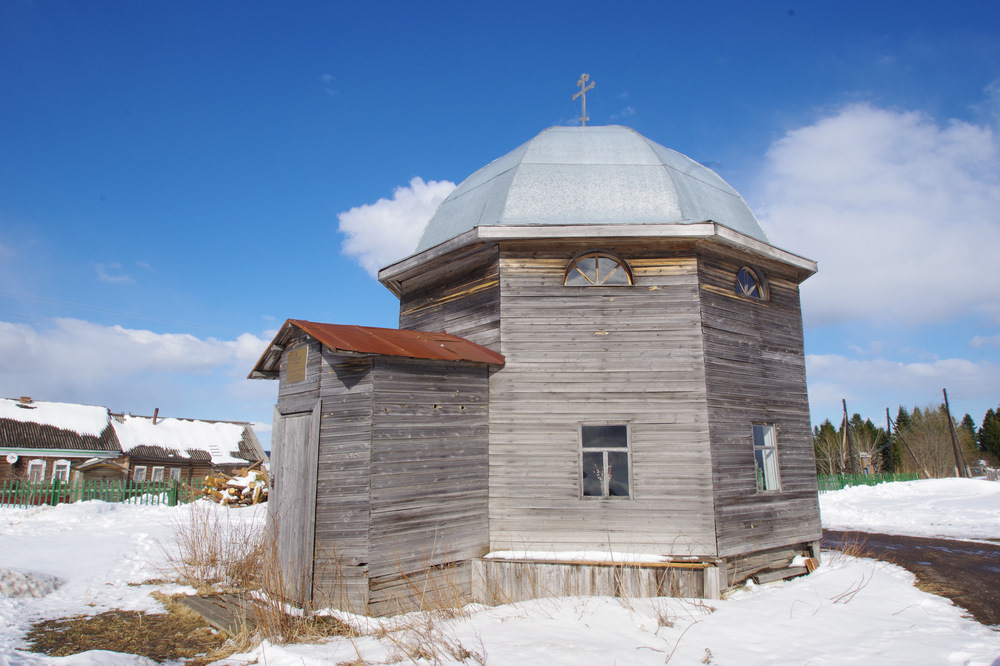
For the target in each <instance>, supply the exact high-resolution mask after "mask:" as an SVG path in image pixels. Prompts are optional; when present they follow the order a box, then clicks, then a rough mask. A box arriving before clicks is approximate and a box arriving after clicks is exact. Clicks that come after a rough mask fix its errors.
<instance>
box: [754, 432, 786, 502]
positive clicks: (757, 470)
mask: <svg viewBox="0 0 1000 666" xmlns="http://www.w3.org/2000/svg"><path fill="white" fill-rule="evenodd" d="M776 430H777V429H776V428H775V426H774V425H773V424H769V423H755V424H753V464H754V474H755V476H756V477H757V492H759V493H764V492H777V491H780V490H781V480H780V478H779V476H778V442H777V438H776V437H775V431H776Z"/></svg>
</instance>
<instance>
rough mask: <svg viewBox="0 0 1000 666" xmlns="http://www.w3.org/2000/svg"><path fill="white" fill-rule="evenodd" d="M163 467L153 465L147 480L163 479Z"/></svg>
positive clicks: (156, 480)
mask: <svg viewBox="0 0 1000 666" xmlns="http://www.w3.org/2000/svg"><path fill="white" fill-rule="evenodd" d="M163 469H164V468H162V467H154V468H153V469H152V471H151V472H150V473H149V480H150V481H154V482H159V481H163Z"/></svg>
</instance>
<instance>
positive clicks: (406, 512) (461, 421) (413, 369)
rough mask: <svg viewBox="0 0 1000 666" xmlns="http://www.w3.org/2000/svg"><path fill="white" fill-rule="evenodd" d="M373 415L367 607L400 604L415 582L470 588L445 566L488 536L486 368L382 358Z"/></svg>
mask: <svg viewBox="0 0 1000 666" xmlns="http://www.w3.org/2000/svg"><path fill="white" fill-rule="evenodd" d="M373 414H374V415H373V431H372V448H371V529H370V536H369V539H370V554H369V567H370V572H371V573H370V575H371V583H370V588H371V590H370V596H369V604H370V605H371V606H372V607H373V608H375V610H376V612H379V611H380V610H385V609H387V608H391V607H393V606H394V605H399V604H400V603H402V602H401V601H400V600H399V597H400V596H405V595H407V594H408V592H407V590H408V589H409V588H410V587H412V586H413V585H414V584H415V581H416V580H418V579H419V580H420V581H421V582H420V589H422V590H424V592H425V593H427V594H431V593H433V594H438V593H443V592H447V591H448V589H450V588H454V587H455V586H456V585H459V584H460V585H461V587H462V588H463V589H465V590H466V591H467V590H468V586H469V576H468V571H467V569H465V568H463V569H462V570H461V571H459V570H456V569H454V568H449V566H448V565H452V564H453V563H455V562H460V561H463V560H468V559H471V558H474V557H479V556H481V555H483V554H485V553H486V549H487V547H488V543H489V539H488V527H487V482H488V478H489V470H488V463H487V451H488V439H487V438H488V434H489V431H488V424H489V378H488V369H487V367H486V366H482V365H474V364H468V363H460V362H444V361H440V362H435V361H414V360H410V359H402V358H396V357H378V358H376V359H375V400H374V411H373ZM445 570H447V573H448V575H444V573H443V572H444V571H445ZM428 571H431V572H435V571H436V572H437V573H428ZM421 572H425V573H421ZM442 586H443V589H440V590H439V589H438V588H440V587H442ZM382 607H385V608H382Z"/></svg>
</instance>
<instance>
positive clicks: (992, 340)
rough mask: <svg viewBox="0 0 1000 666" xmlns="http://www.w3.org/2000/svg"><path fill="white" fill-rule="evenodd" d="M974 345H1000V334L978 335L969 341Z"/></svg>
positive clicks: (977, 346)
mask: <svg viewBox="0 0 1000 666" xmlns="http://www.w3.org/2000/svg"><path fill="white" fill-rule="evenodd" d="M969 344H970V345H972V346H973V347H976V348H979V347H1000V335H976V336H974V337H973V338H972V340H970V341H969Z"/></svg>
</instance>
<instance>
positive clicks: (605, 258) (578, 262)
mask: <svg viewBox="0 0 1000 666" xmlns="http://www.w3.org/2000/svg"><path fill="white" fill-rule="evenodd" d="M563 284H565V285H566V286H567V287H596V286H616V285H630V284H632V270H631V269H630V268H629V267H628V264H627V263H625V260H624V259H619V258H618V257H616V256H614V255H611V254H608V253H606V252H588V253H587V254H583V255H580V256H579V257H577V258H576V259H574V260H573V261H572V262H570V264H569V268H567V269H566V278H565V279H564V280H563Z"/></svg>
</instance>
